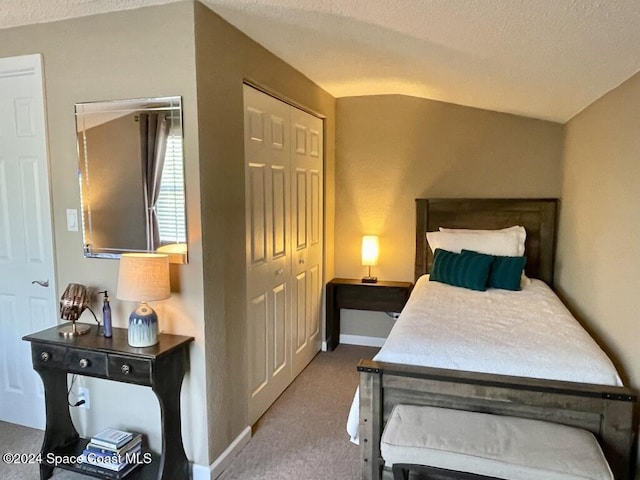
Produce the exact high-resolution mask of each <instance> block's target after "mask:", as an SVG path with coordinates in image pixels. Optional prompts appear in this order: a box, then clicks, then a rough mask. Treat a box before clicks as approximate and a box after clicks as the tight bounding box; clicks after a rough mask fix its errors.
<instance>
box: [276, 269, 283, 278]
mask: <svg viewBox="0 0 640 480" xmlns="http://www.w3.org/2000/svg"><path fill="white" fill-rule="evenodd" d="M283 273H284V268H279V269H278V270H276V277H279V276H280V275H282V274H283Z"/></svg>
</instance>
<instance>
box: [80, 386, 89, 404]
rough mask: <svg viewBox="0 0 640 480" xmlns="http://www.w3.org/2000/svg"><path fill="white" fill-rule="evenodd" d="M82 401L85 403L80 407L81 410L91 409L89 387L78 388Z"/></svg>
mask: <svg viewBox="0 0 640 480" xmlns="http://www.w3.org/2000/svg"><path fill="white" fill-rule="evenodd" d="M80 400H84V403H83V404H82V405H80V408H91V402H90V400H89V389H88V388H87V387H78V401H80Z"/></svg>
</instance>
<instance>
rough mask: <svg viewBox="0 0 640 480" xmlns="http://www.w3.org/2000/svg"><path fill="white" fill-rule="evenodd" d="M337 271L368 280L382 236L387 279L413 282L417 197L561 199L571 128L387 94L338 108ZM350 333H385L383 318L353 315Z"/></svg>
mask: <svg viewBox="0 0 640 480" xmlns="http://www.w3.org/2000/svg"><path fill="white" fill-rule="evenodd" d="M336 115H337V125H338V131H337V137H336V223H335V231H336V235H335V265H336V268H335V273H336V276H338V277H349V278H359V277H361V276H363V275H364V274H365V273H366V267H363V266H362V265H360V240H361V236H362V235H364V234H374V235H379V236H380V259H379V265H378V266H376V267H373V274H375V275H377V276H378V278H379V279H383V280H407V281H413V266H414V254H415V248H414V244H415V207H414V199H415V198H418V197H558V196H559V195H560V191H561V185H562V176H561V173H562V142H563V129H562V125H560V124H557V123H552V122H546V121H541V120H534V119H530V118H524V117H518V116H514V115H508V114H503V113H497V112H491V111H487V110H479V109H474V108H469V107H462V106H458V105H453V104H448V103H442V102H437V101H432V100H425V99H420V98H415V97H407V96H399V95H388V96H368V97H349V98H339V99H338V100H337V102H336ZM342 318H343V327H344V328H343V331H342V333H346V334H353V335H366V336H386V334H387V333H388V330H389V328H390V327H391V321H390V320H388V319H387V317H386V316H385V315H384V314H375V313H368V312H367V313H360V312H353V311H345V312H343V315H342Z"/></svg>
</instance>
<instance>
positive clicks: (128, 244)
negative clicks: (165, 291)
mask: <svg viewBox="0 0 640 480" xmlns="http://www.w3.org/2000/svg"><path fill="white" fill-rule="evenodd" d="M76 128H77V135H78V137H77V138H78V159H79V169H78V173H79V180H80V195H81V202H82V225H83V239H84V255H85V257H98V258H119V257H120V254H121V253H123V252H155V251H161V252H164V253H167V254H168V255H169V260H170V261H171V262H173V263H186V261H187V233H186V232H187V228H186V213H185V191H184V190H185V189H184V158H183V154H182V105H181V99H180V97H163V98H142V99H132V100H117V101H109V102H91V103H77V104H76Z"/></svg>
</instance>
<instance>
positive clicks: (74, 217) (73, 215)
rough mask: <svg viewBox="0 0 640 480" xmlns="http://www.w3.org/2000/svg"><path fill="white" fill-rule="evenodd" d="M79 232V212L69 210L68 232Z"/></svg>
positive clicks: (72, 209)
mask: <svg viewBox="0 0 640 480" xmlns="http://www.w3.org/2000/svg"><path fill="white" fill-rule="evenodd" d="M77 231H78V210H77V209H75V208H67V232H77Z"/></svg>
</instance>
